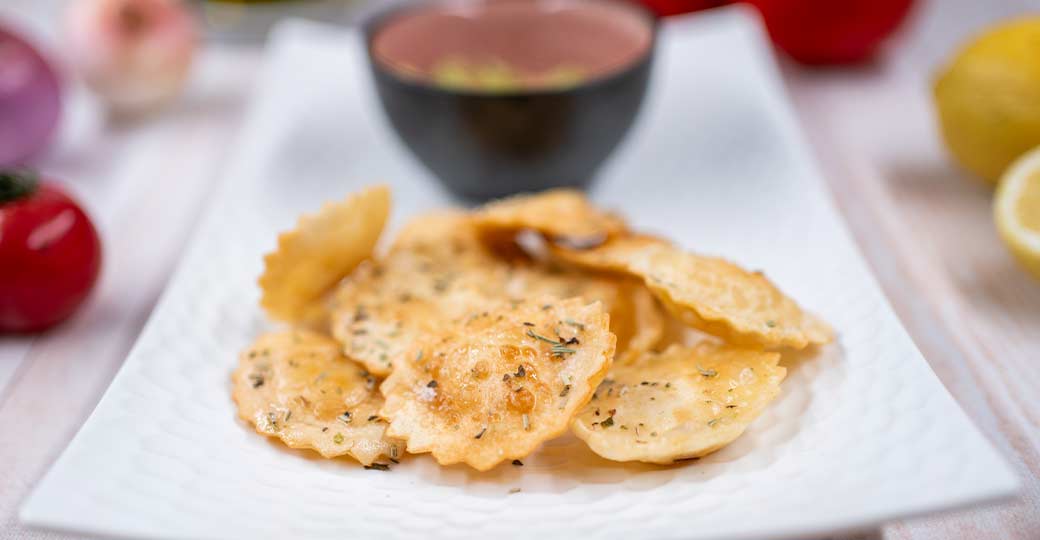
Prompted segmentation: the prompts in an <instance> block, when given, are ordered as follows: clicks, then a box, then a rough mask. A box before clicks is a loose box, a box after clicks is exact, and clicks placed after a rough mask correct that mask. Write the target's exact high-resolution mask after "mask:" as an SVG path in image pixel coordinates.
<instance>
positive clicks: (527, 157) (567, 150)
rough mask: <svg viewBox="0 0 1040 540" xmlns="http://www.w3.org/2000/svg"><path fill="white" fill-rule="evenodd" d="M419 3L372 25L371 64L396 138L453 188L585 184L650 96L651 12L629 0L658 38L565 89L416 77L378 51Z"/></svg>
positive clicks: (472, 193)
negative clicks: (482, 87) (395, 23)
mask: <svg viewBox="0 0 1040 540" xmlns="http://www.w3.org/2000/svg"><path fill="white" fill-rule="evenodd" d="M556 1H557V2H558V1H559V0H556ZM566 1H574V2H584V1H598V2H604V1H620V0H566ZM458 3H459V2H457V1H456V2H453V4H452V5H457V4H458ZM422 5H426V6H428V5H429V3H426V4H422ZM414 7H415V5H414V4H411V5H406V6H404V7H397V8H393V9H390V10H387V11H384V12H383V13H381V14H379V15H378V16H376V17H375V18H373V19H370V21H369V22H368V24H366V25H365V38H366V44H367V49H368V60H369V66H370V68H371V70H372V75H373V77H374V79H375V84H376V89H377V92H378V95H379V99H380V101H381V102H382V106H383V108H384V110H385V111H386V114H387V116H388V117H389V119H390V122H391V124H392V125H393V126H394V129H395V130H396V131H397V134H398V136H400V138H401V139H402V140H403V141H404V143H405V145H407V146H408V148H410V149H411V151H412V152H413V153H414V154H415V155H416V156H417V157H418V158H419V160H420V161H422V163H423V164H425V165H426V167H428V168H429V169H430V170H431V171H432V172H433V173H434V174H435V175H436V176H437V177H438V178H439V179H440V180H441V181H442V182H443V183H444V185H445V186H447V187H448V188H449V189H450V190H451V191H452V192H454V193H456V194H457V195H460V196H462V197H464V198H467V199H473V200H486V199H490V198H495V197H502V196H505V195H509V194H513V193H518V192H524V191H537V190H543V189H547V188H552V187H565V186H566V187H577V188H584V187H586V186H587V185H588V184H589V183H590V182H591V181H592V180H593V179H594V178H595V176H596V171H597V170H598V169H599V168H600V166H601V165H602V164H603V162H604V161H605V160H606V159H607V157H609V156H610V154H611V152H612V151H613V150H614V149H615V148H616V147H617V146H618V143H620V142H621V140H622V139H623V138H624V136H625V134H626V133H627V132H628V130H629V128H630V127H631V126H632V123H633V122H634V120H635V118H636V116H637V113H638V112H639V109H640V106H641V104H642V102H643V96H644V94H645V93H646V87H647V83H648V81H649V78H650V69H651V65H652V64H653V57H654V50H655V48H656V34H657V28H656V21H655V19H654V17H653V15H651V14H650V13H649V12H647V11H645V10H644V9H642V8H640V7H638V6H635V5H634V4H627V3H626V4H625V9H629V8H631V9H632V10H635V11H637V12H638V14H639V16H641V17H645V18H646V19H645V21H646V24H647V25H648V28H649V29H650V46H649V47H648V48H647V49H646V52H645V54H643V55H642V56H641V57H639V58H638V59H637V60H636V61H634V62H632V63H629V64H627V65H625V66H624V67H621V68H620V69H619V70H617V71H613V72H609V73H607V74H606V75H604V76H602V77H599V78H592V79H590V80H588V81H586V82H583V83H579V84H578V85H577V86H573V87H568V88H565V89H548V90H519V91H510V92H507V93H492V92H483V91H474V90H462V89H450V88H444V87H440V86H436V85H434V84H432V83H430V82H426V81H423V80H419V79H415V78H408V77H405V76H402V75H401V74H400V73H398V72H396V71H394V70H393V69H392V68H390V67H387V66H385V65H383V64H382V63H381V62H380V61H378V60H377V59H376V58H375V57H374V52H373V40H374V36H375V35H376V33H377V32H378V31H379V29H380V28H381V25H382V24H384V23H385V22H386V21H388V20H389V19H390V18H391V17H393V16H395V15H398V14H400V13H402V12H404V10H408V9H412V8H414Z"/></svg>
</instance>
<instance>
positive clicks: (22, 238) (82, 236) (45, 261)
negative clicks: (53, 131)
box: [0, 169, 101, 332]
mask: <svg viewBox="0 0 1040 540" xmlns="http://www.w3.org/2000/svg"><path fill="white" fill-rule="evenodd" d="M100 268H101V240H100V239H99V238H98V234H97V231H96V230H95V229H94V224H93V223H92V222H91V221H90V218H89V217H87V214H86V213H84V212H83V209H82V208H80V206H79V203H77V202H76V201H75V200H73V199H72V198H71V197H70V196H69V195H68V194H66V193H65V191H64V190H62V189H61V188H60V187H58V186H56V185H54V184H52V183H50V182H40V180H39V178H38V177H37V175H36V173H34V172H32V171H29V170H24V169H22V170H16V169H6V170H5V169H0V332H39V331H42V330H46V329H48V328H50V327H52V326H54V325H56V324H58V323H60V322H62V321H64V320H65V319H67V318H68V317H69V316H71V315H72V314H73V312H75V311H76V309H77V308H79V306H80V304H82V303H83V301H84V300H86V298H87V295H88V294H90V291H91V290H92V289H93V288H94V283H95V282H96V281H97V277H98V272H99V271H100Z"/></svg>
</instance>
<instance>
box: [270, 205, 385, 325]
mask: <svg viewBox="0 0 1040 540" xmlns="http://www.w3.org/2000/svg"><path fill="white" fill-rule="evenodd" d="M389 212H390V190H389V189H388V188H387V187H385V186H377V187H372V188H367V189H365V190H362V191H360V192H358V193H356V194H354V195H351V196H350V197H348V198H347V199H346V200H344V201H341V202H338V203H327V204H325V206H323V207H322V209H321V210H320V211H319V212H318V213H317V214H314V215H304V216H302V217H301V218H300V220H299V222H298V223H297V224H296V228H295V229H293V230H291V231H287V232H284V233H282V234H281V235H279V236H278V248H277V249H276V250H275V251H274V252H272V253H269V254H267V255H266V256H265V257H264V272H263V274H261V276H260V290H261V297H260V305H261V306H262V307H263V308H264V310H266V311H267V314H268V315H270V316H271V317H272V318H274V319H278V320H282V321H287V322H297V321H306V320H312V319H314V318H316V317H318V316H320V311H321V309H320V308H319V307H315V304H316V303H318V301H319V300H320V298H321V297H322V296H323V295H324V294H325V293H326V292H327V291H328V290H329V289H330V288H332V286H333V285H335V284H336V283H337V282H338V281H339V280H341V279H343V277H344V276H346V275H347V274H349V273H350V272H351V271H352V270H353V269H354V268H355V267H357V265H358V264H360V263H361V261H363V260H365V259H366V258H368V257H369V256H371V255H372V251H373V250H374V249H375V245H376V242H378V241H379V235H380V233H381V232H382V230H383V225H384V224H385V223H386V217H387V214H389Z"/></svg>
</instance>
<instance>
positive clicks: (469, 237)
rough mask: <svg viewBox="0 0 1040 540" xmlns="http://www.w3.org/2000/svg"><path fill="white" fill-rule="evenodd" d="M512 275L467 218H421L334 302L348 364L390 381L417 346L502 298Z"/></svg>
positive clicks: (334, 325)
mask: <svg viewBox="0 0 1040 540" xmlns="http://www.w3.org/2000/svg"><path fill="white" fill-rule="evenodd" d="M509 272H510V267H509V265H508V264H507V263H506V262H504V261H501V260H499V259H497V258H496V257H494V255H492V254H491V253H490V252H488V251H487V249H486V248H485V247H484V245H483V244H482V243H481V242H480V241H479V240H478V239H477V233H476V230H475V229H474V228H473V227H472V224H471V223H470V222H469V221H468V218H467V217H466V216H465V214H461V213H457V212H445V213H437V214H430V215H427V216H422V217H419V218H417V219H415V220H413V221H412V222H411V223H409V224H408V225H406V226H405V228H404V229H403V230H402V231H401V233H400V234H399V235H398V237H397V238H396V239H395V241H394V243H393V245H392V246H391V248H390V251H389V253H388V254H387V256H386V257H385V258H384V259H382V260H379V261H374V262H370V263H366V264H364V265H362V266H361V267H360V268H358V269H357V271H356V272H354V274H353V275H352V276H350V278H349V279H348V280H346V281H345V282H343V283H342V284H341V285H340V287H339V289H338V290H337V291H336V293H335V295H334V299H333V302H332V304H333V307H332V317H331V318H332V332H333V335H334V336H335V337H336V339H337V340H339V341H340V342H342V343H343V344H344V350H345V352H346V354H347V355H349V356H350V357H351V358H354V359H356V360H358V361H359V362H361V363H363V364H364V365H365V367H366V368H368V370H369V371H371V372H372V373H375V374H377V375H387V374H389V373H390V371H391V370H392V369H393V367H394V364H395V360H398V359H399V358H401V357H402V355H403V354H404V352H405V351H406V349H407V348H408V347H409V346H410V344H411V343H412V342H413V341H415V340H417V339H420V338H421V337H423V336H424V335H427V334H431V333H436V332H438V331H440V328H441V327H442V326H444V325H445V324H448V323H450V321H451V320H452V319H454V318H456V317H459V316H461V315H463V314H464V313H467V312H468V311H469V310H470V308H471V307H472V306H474V305H480V304H483V303H485V299H486V298H488V297H494V296H499V295H500V294H501V291H502V290H503V289H504V287H505V283H506V281H507V279H508V274H509Z"/></svg>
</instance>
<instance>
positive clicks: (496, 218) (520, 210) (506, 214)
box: [474, 189, 626, 246]
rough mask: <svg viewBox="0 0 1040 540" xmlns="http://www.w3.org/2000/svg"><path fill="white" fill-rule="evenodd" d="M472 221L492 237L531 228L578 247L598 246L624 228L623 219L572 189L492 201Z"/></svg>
mask: <svg viewBox="0 0 1040 540" xmlns="http://www.w3.org/2000/svg"><path fill="white" fill-rule="evenodd" d="M474 221H475V222H476V224H477V226H478V227H479V228H480V229H481V231H483V232H484V233H486V234H488V235H490V236H491V237H492V238H496V237H497V238H500V237H501V235H500V233H502V232H518V231H521V230H534V231H537V232H539V233H541V234H543V235H545V236H547V237H549V238H551V239H553V240H555V241H565V242H567V243H568V244H574V245H582V246H590V245H598V244H600V243H602V242H603V241H605V240H606V239H607V238H608V237H611V236H615V235H617V234H621V233H622V232H624V231H625V230H626V225H625V222H624V220H622V219H621V218H620V217H618V216H617V215H615V214H612V213H609V212H606V211H604V210H602V209H600V208H597V207H596V206H595V205H593V204H592V203H591V202H590V201H589V200H588V199H587V198H586V197H585V195H584V194H582V193H581V192H580V191H577V190H573V189H553V190H549V191H543V192H541V193H538V194H533V195H516V196H513V197H508V198H506V199H502V200H499V201H495V202H492V203H489V204H487V205H486V206H484V207H483V208H481V209H480V210H478V211H477V212H476V213H475V214H474Z"/></svg>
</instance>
